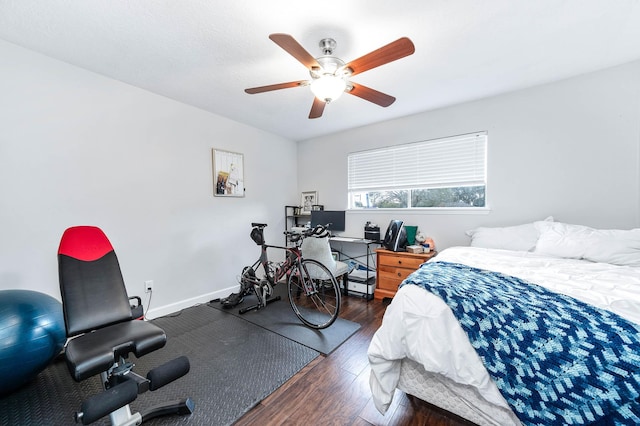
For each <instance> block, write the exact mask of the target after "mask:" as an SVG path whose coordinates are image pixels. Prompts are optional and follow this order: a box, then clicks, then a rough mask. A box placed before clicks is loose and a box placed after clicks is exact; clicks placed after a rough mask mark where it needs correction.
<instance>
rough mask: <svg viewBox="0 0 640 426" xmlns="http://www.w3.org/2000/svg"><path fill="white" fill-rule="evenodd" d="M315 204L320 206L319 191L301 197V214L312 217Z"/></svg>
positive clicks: (307, 192) (306, 193) (304, 193)
mask: <svg viewBox="0 0 640 426" xmlns="http://www.w3.org/2000/svg"><path fill="white" fill-rule="evenodd" d="M314 204H318V191H306V192H303V193H302V194H301V196H300V214H301V215H310V214H311V209H312V206H313V205H314Z"/></svg>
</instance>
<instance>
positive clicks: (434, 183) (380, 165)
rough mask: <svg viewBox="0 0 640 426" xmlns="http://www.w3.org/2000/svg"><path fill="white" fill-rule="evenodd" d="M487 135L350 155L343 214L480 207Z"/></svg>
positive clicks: (393, 147)
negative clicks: (346, 206)
mask: <svg viewBox="0 0 640 426" xmlns="http://www.w3.org/2000/svg"><path fill="white" fill-rule="evenodd" d="M486 152H487V133H486V132H481V133H473V134H468V135H461V136H453V137H449V138H443V139H434V140H429V141H423V142H415V143H410V144H404V145H396V146H391V147H387V148H381V149H375V150H371V151H362V152H354V153H351V154H349V158H348V168H349V169H348V191H349V208H351V209H367V208H398V209H407V208H409V209H410V208H424V207H430V208H458V207H460V208H473V207H485V205H486V204H485V203H486V200H485V193H486V168H487V167H486V165H487V158H486V157H487V156H486Z"/></svg>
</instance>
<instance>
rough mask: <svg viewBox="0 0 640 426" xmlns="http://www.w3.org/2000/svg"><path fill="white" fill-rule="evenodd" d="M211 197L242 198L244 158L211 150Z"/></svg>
mask: <svg viewBox="0 0 640 426" xmlns="http://www.w3.org/2000/svg"><path fill="white" fill-rule="evenodd" d="M211 155H212V163H213V195H214V196H216V197H244V156H243V155H242V154H240V153H237V152H229V151H222V150H220V149H216V148H213V149H212V150H211Z"/></svg>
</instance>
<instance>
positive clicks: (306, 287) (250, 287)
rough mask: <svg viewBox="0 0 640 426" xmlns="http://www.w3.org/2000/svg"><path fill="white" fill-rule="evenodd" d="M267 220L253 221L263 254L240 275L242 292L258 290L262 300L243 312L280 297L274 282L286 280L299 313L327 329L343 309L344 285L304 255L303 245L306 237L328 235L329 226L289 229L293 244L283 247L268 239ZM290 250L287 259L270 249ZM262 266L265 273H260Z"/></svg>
mask: <svg viewBox="0 0 640 426" xmlns="http://www.w3.org/2000/svg"><path fill="white" fill-rule="evenodd" d="M266 226H267V224H266V223H252V224H251V227H252V230H251V239H252V240H253V241H254V242H255V243H256V244H257V245H259V246H260V247H261V250H260V257H259V258H258V260H256V261H255V262H254V264H253V265H251V266H246V267H244V268H243V270H242V274H241V276H240V287H241V288H240V291H241V293H242V295H246V294H250V293H254V294H255V295H256V296H257V299H258V303H257V304H255V305H252V306H249V307H246V308H243V309H241V310H240V313H241V314H244V313H246V312H249V311H251V310H254V309H262V308H264V307H266V306H267V305H268V304H269V303H272V302H275V301H276V300H280V296H272V295H273V288H274V286H275V285H276V284H277V283H279V282H281V281H282V280H286V283H287V290H288V294H289V303H290V304H291V308H293V312H295V314H296V316H297V317H298V318H299V319H300V321H302V323H303V324H305V325H306V326H308V327H311V328H315V329H323V328H327V327H329V326H330V325H331V324H333V323H334V321H335V320H336V318H338V314H339V312H340V287H339V286H338V282H337V281H336V278H335V277H334V276H333V274H332V273H331V271H330V270H329V269H328V268H327V267H326V266H325V265H323V264H322V263H320V262H318V261H316V260H314V259H304V258H303V257H302V252H301V250H300V246H301V245H302V241H303V240H304V239H305V238H314V237H319V238H320V237H324V236H326V235H328V231H327V228H326V226H322V225H318V226H316V227H314V228H309V229H305V230H303V231H302V232H299V233H298V232H290V231H288V232H285V234H286V235H287V241H291V242H292V243H293V246H291V247H282V246H274V245H269V244H266V243H265V240H264V228H265V227H266ZM270 248H275V249H281V250H285V251H286V257H285V260H284V262H278V263H274V262H272V261H270V260H269V256H268V254H267V249H270ZM260 268H261V269H262V271H263V274H262V277H258V276H257V271H258V269H260Z"/></svg>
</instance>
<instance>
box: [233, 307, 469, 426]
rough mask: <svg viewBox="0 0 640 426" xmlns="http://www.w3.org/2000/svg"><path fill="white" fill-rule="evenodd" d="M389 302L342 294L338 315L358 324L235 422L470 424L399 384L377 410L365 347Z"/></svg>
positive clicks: (239, 423) (237, 423)
mask: <svg viewBox="0 0 640 426" xmlns="http://www.w3.org/2000/svg"><path fill="white" fill-rule="evenodd" d="M387 305H388V301H385V302H384V303H383V302H380V301H379V300H371V301H369V303H367V302H366V301H365V300H364V299H360V298H355V297H345V298H343V304H342V310H341V313H340V316H341V317H342V318H345V319H348V320H351V321H355V322H357V323H359V324H361V325H362V327H361V328H360V330H358V331H357V332H356V334H354V335H353V336H351V338H350V339H349V340H347V341H346V342H345V343H343V344H342V345H341V346H340V347H339V348H338V349H336V350H335V351H334V352H333V353H331V354H330V355H328V356H326V357H324V356H320V357H318V358H316V359H315V360H314V361H312V362H311V363H310V364H309V365H307V366H306V367H305V368H304V369H302V370H301V371H300V372H299V373H298V374H296V375H295V376H293V377H292V378H291V379H290V380H289V381H288V382H286V383H285V384H284V385H282V386H281V387H280V388H279V389H278V390H276V391H275V392H274V393H273V394H271V395H269V396H268V397H267V398H265V399H264V400H263V401H262V402H261V403H260V404H258V405H257V406H256V407H254V408H253V409H252V410H251V411H249V412H248V413H247V414H245V415H244V416H243V417H242V418H241V419H240V420H238V421H237V422H236V423H235V425H237V426H239V425H256V424H260V425H306V426H313V425H354V426H364V425H437V426H457V425H465V426H468V425H470V424H471V423H469V422H467V421H465V420H464V419H461V418H459V417H457V416H455V415H453V414H450V413H448V412H446V411H444V410H441V409H439V408H437V407H434V406H432V405H429V404H427V403H426V402H424V401H421V400H419V399H417V398H415V397H412V396H408V395H406V394H404V393H403V392H401V391H399V390H396V394H395V396H394V400H393V403H392V405H391V407H390V408H389V411H388V412H387V413H386V415H384V416H383V415H381V414H380V413H379V412H378V411H377V410H376V408H375V406H374V405H373V400H372V398H371V391H370V390H369V372H370V368H369V362H368V359H367V349H368V347H369V342H370V341H371V338H372V337H373V334H374V333H375V331H376V330H377V329H378V327H380V323H381V322H382V316H383V315H384V311H385V309H386V306H387Z"/></svg>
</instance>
